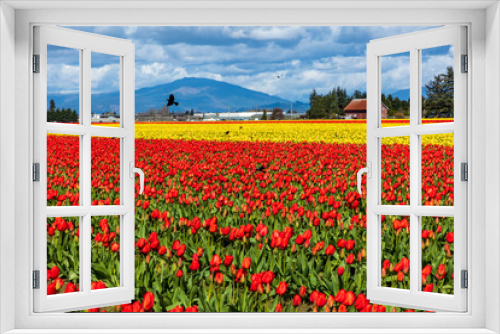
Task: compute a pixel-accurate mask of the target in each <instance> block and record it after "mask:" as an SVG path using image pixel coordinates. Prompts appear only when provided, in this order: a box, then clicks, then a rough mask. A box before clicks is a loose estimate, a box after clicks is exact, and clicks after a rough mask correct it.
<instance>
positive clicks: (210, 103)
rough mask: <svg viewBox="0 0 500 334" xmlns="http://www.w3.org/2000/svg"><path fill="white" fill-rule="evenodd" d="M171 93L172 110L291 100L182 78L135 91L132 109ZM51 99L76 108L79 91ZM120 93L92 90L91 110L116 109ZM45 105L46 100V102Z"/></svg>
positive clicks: (156, 103) (286, 106)
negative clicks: (173, 100)
mask: <svg viewBox="0 0 500 334" xmlns="http://www.w3.org/2000/svg"><path fill="white" fill-rule="evenodd" d="M170 94H174V96H175V100H176V101H178V102H179V106H174V107H173V108H172V107H171V110H173V111H174V112H184V111H185V110H191V109H194V111H201V112H227V111H228V110H229V109H230V111H232V112H234V111H245V110H249V109H255V108H260V109H262V108H267V109H270V108H274V107H280V108H282V109H283V110H285V111H286V110H290V101H288V100H285V99H282V98H280V97H277V96H273V95H269V94H266V93H262V92H258V91H255V90H251V89H247V88H243V87H241V86H237V85H233V84H229V83H227V82H222V81H216V80H211V79H204V78H183V79H180V80H176V81H173V82H170V83H166V84H161V85H158V86H154V87H146V88H141V89H138V90H136V91H135V112H136V113H141V112H145V111H146V110H148V109H150V108H161V107H162V106H163V104H166V99H167V98H168V96H169V95H170ZM51 99H53V100H54V101H55V102H56V106H57V107H59V108H63V107H64V108H68V107H70V108H72V109H76V110H78V100H79V99H78V94H64V95H62V94H50V95H48V98H47V100H48V101H50V100H51ZM118 101H119V93H118V92H112V93H104V94H92V112H94V113H97V114H102V113H104V112H107V111H118V106H119V104H118ZM47 107H48V102H47ZM307 109H309V105H308V104H306V103H304V102H293V110H296V111H298V112H300V113H304V112H305V111H306V110H307Z"/></svg>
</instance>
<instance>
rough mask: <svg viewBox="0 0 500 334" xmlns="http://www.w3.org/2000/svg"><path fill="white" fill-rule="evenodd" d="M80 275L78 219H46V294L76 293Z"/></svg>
mask: <svg viewBox="0 0 500 334" xmlns="http://www.w3.org/2000/svg"><path fill="white" fill-rule="evenodd" d="M79 275H80V218H79V217H55V218H47V294H48V295H55V294H60V293H71V292H76V291H78V289H79V282H80V280H79V278H80V277H79Z"/></svg>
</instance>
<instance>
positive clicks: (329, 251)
mask: <svg viewBox="0 0 500 334" xmlns="http://www.w3.org/2000/svg"><path fill="white" fill-rule="evenodd" d="M333 253H335V247H333V245H328V247H326V249H325V254H326V255H328V256H331V255H333Z"/></svg>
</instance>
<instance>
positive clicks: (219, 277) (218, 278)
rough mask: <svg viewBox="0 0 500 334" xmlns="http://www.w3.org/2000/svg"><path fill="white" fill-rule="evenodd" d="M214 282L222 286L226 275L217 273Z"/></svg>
mask: <svg viewBox="0 0 500 334" xmlns="http://www.w3.org/2000/svg"><path fill="white" fill-rule="evenodd" d="M214 281H215V283H217V284H222V282H224V275H223V274H222V273H221V272H218V273H216V274H215V278H214Z"/></svg>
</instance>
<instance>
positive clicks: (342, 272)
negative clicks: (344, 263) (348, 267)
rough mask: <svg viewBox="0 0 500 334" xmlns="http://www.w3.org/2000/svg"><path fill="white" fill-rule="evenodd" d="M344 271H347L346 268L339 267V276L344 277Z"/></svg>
mask: <svg viewBox="0 0 500 334" xmlns="http://www.w3.org/2000/svg"><path fill="white" fill-rule="evenodd" d="M344 271H345V269H344V267H339V269H337V274H338V275H339V276H342V275H344Z"/></svg>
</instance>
